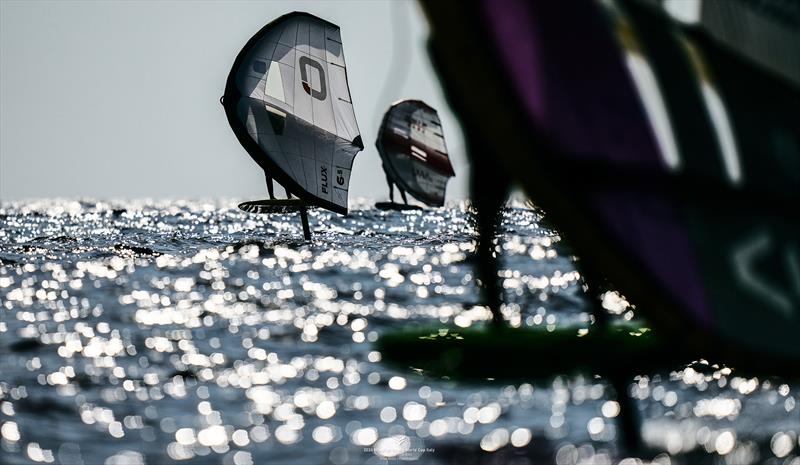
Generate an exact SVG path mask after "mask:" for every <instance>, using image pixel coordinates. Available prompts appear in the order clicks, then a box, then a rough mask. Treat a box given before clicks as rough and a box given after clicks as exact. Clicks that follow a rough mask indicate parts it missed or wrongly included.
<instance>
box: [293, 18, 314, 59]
mask: <svg viewBox="0 0 800 465" xmlns="http://www.w3.org/2000/svg"><path fill="white" fill-rule="evenodd" d="M309 33H310V28H309V23H308V21H305V20H300V21H299V23H298V24H297V43H296V44H295V47H294V48H296V49H297V50H298V51H300V52H303V53H305V54H306V55H310V54H311V46H310V44H309Z"/></svg>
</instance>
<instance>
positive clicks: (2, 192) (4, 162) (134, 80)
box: [0, 0, 468, 200]
mask: <svg viewBox="0 0 800 465" xmlns="http://www.w3.org/2000/svg"><path fill="white" fill-rule="evenodd" d="M295 10H302V11H307V12H309V13H312V14H314V15H317V16H319V17H321V18H323V19H326V20H328V21H331V22H333V23H335V24H337V25H339V26H340V27H341V30H342V39H343V42H344V52H345V58H346V60H347V74H348V78H349V81H350V90H351V93H352V98H353V103H354V105H355V109H356V117H357V119H358V125H359V128H360V130H361V134H362V137H363V139H364V143H365V145H366V148H365V150H364V151H362V152H361V153H359V154H358V156H357V157H356V159H355V164H354V166H353V170H354V171H353V176H352V178H351V179H352V180H351V184H350V198H351V200H352V199H354V198H356V197H368V198H385V197H386V196H387V195H388V193H387V192H388V191H387V188H386V185H385V181H384V175H383V172H382V170H381V166H380V160H379V158H378V153H377V151H376V149H375V145H374V141H375V135H376V133H377V130H378V126H379V124H380V118H381V116H382V114H383V111H384V110H385V109H386V108H387V107H388V105H389V104H390V103H391V102H392V101H394V100H397V99H400V98H417V99H422V100H424V101H426V102H427V103H429V104H430V105H431V106H433V107H434V108H437V109H438V110H439V115H440V117H441V119H442V124H443V127H444V131H445V137H446V141H447V145H448V149H449V151H450V156H451V159H452V163H453V166H454V167H455V170H456V173H457V177H456V178H455V179H452V180H451V181H450V184H449V185H448V196H447V197H448V199H459V198H465V197H466V196H467V188H466V186H467V174H468V173H467V169H468V166H467V163H466V159H465V156H464V153H463V149H464V144H463V142H462V137H461V132H460V128H459V127H458V125H457V122H456V120H455V118H454V116H453V114H452V113H451V112H450V110H449V108H447V106H446V105H445V101H444V97H443V95H442V92H441V89H440V86H439V83H438V81H437V80H436V76H435V74H434V72H433V70H432V68H431V65H430V62H429V60H428V56H427V54H426V51H425V40H426V37H427V24H426V23H425V18H424V16H423V15H422V12H421V11H420V9H419V7H418V5H417V4H416V3H413V2H407V1H403V0H396V1H394V2H389V1H386V2H379V1H369V2H368V1H334V0H327V1H307V2H303V1H292V2H278V1H268V2H212V1H176V2H155V1H140V2H136V1H120V2H110V1H109V2H100V1H90V2H77V1H56V2H50V1H31V2H27V1H8V0H0V199H2V200H12V199H23V198H42V197H92V198H99V199H107V198H120V197H122V198H134V197H135V198H142V197H152V198H178V197H189V198H216V197H238V198H263V197H264V196H265V194H266V189H265V187H264V179H263V174H262V171H261V170H260V168H258V167H257V166H256V165H255V163H254V162H253V161H252V160H251V159H250V157H249V156H248V155H247V153H246V152H245V151H244V149H243V148H242V147H241V146H240V145H239V143H238V141H237V140H236V138H235V136H234V135H233V132H232V131H231V129H230V127H229V126H228V123H227V121H226V119H225V114H224V111H223V109H222V106H221V105H220V104H219V97H220V96H221V95H222V92H223V88H224V86H225V80H226V78H227V75H228V72H229V71H230V67H231V64H232V63H233V60H234V58H235V57H236V54H237V53H239V50H240V49H241V48H242V46H243V45H244V44H245V42H246V41H247V40H248V39H249V38H250V37H251V36H252V35H253V34H255V33H256V32H257V31H258V30H259V29H260V28H261V27H262V26H263V25H264V24H266V23H268V22H269V21H271V20H273V19H275V18H277V17H278V16H281V15H282V14H285V13H288V12H291V11H295ZM393 54H394V55H395V57H396V59H395V60H392V57H393ZM403 73H406V78H405V79H404V80H403V79H402V76H403ZM390 78H392V79H390ZM393 82H394V84H393ZM387 86H388V87H387ZM385 87H387V89H388V90H385V89H384V88H385Z"/></svg>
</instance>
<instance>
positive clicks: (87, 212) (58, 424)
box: [0, 200, 800, 465]
mask: <svg viewBox="0 0 800 465" xmlns="http://www.w3.org/2000/svg"><path fill="white" fill-rule="evenodd" d="M310 217H311V223H312V229H313V231H314V238H313V241H311V242H309V243H307V242H304V241H303V240H302V230H301V228H300V224H299V222H298V219H297V218H296V217H295V215H292V214H287V215H270V216H266V215H254V214H247V213H243V212H241V211H239V210H238V209H237V208H236V202H234V201H213V202H205V201H169V202H166V201H165V202H154V201H124V202H123V201H120V202H93V201H71V200H44V201H31V202H18V203H14V202H5V203H3V204H2V205H0V463H2V464H22V463H26V464H27V463H57V464H59V463H60V464H86V465H100V464H108V465H114V464H159V465H160V464H171V463H192V464H195V463H199V464H217V463H220V464H230V465H250V464H267V463H269V464H323V463H333V464H336V465H344V464H360V463H368V464H387V463H398V464H401V463H431V464H450V463H459V464H501V463H503V464H505V463H510V464H519V465H524V464H539V463H543V464H544V463H557V464H559V465H568V464H569V465H574V464H612V463H613V464H616V463H623V464H626V465H627V464H635V463H642V462H646V463H647V462H655V463H659V464H668V463H686V464H695V463H715V464H716V463H719V464H751V463H768V464H786V465H800V458H798V454H800V446H799V445H798V431H800V407H798V406H797V401H798V396H800V390H799V389H798V385H797V383H793V382H790V381H784V380H781V379H777V378H776V379H758V378H748V377H746V376H744V375H739V374H738V373H737V371H736V370H735V369H734V370H731V369H729V368H720V367H716V366H714V364H713V363H714V361H708V362H702V363H701V364H705V365H707V369H705V370H697V369H695V368H691V367H689V366H688V365H686V366H676V367H675V368H674V370H673V371H665V372H653V373H641V374H640V376H638V377H636V378H635V379H633V380H632V382H631V384H630V386H629V389H628V392H627V393H626V395H629V396H632V397H633V398H634V399H635V402H636V405H637V407H638V409H639V414H640V416H641V419H642V437H643V439H644V441H645V443H646V444H647V446H648V447H649V448H650V449H652V452H650V453H648V454H647V455H645V456H643V457H639V458H632V457H626V456H625V454H623V453H622V452H621V446H620V444H619V438H618V437H619V434H618V433H617V429H618V426H617V420H618V419H617V418H616V417H617V416H618V415H619V405H618V404H617V402H616V400H615V399H616V397H615V394H614V393H613V390H612V388H611V387H610V385H609V384H608V383H607V382H606V381H604V380H603V379H601V378H598V377H594V376H592V375H591V374H586V375H584V376H556V377H553V378H551V379H547V380H524V379H523V380H520V381H518V382H514V383H509V382H499V381H494V382H492V381H486V382H470V383H468V382H462V381H453V380H446V379H436V378H429V377H425V376H422V375H420V374H418V373H415V372H413V371H410V370H403V369H401V368H398V367H396V366H392V365H389V364H386V363H385V362H384V361H382V359H381V354H380V353H379V352H378V351H377V350H376V346H375V341H376V340H377V339H378V338H380V337H381V334H384V333H386V332H389V331H397V330H402V329H404V328H413V327H415V326H417V325H421V324H431V323H436V322H442V323H451V324H457V325H460V326H469V325H477V324H484V323H485V321H486V319H487V318H488V313H487V311H486V309H485V308H483V307H482V306H480V302H479V301H478V293H477V287H476V283H475V277H474V265H473V261H472V259H471V254H472V252H473V249H474V247H475V230H474V228H473V225H472V222H471V213H470V211H469V209H468V208H467V207H466V206H465V205H450V206H449V207H447V208H441V209H433V210H431V209H428V210H424V211H413V212H382V211H378V210H374V209H371V208H369V207H368V206H367V204H366V203H365V204H364V205H362V206H360V207H359V206H357V207H356V208H355V209H354V210H353V211H352V212H351V214H350V215H348V216H340V215H336V214H332V213H329V212H326V211H322V210H316V211H312V212H311V214H310ZM502 226H503V233H502V234H501V236H500V241H499V249H498V250H499V253H500V255H501V264H502V266H501V271H500V273H501V276H502V278H503V283H504V289H505V296H504V300H505V302H506V308H505V312H506V314H507V317H508V319H509V321H510V322H511V323H512V324H514V325H529V326H533V325H544V326H549V327H551V328H553V327H557V326H559V325H567V324H569V325H585V326H588V325H589V321H590V318H589V315H588V313H587V312H588V310H589V308H590V305H591V302H590V300H589V298H590V297H589V296H587V295H586V293H585V291H584V286H583V283H582V280H581V276H580V273H579V272H578V271H577V269H576V263H577V260H578V258H576V257H574V256H573V254H572V252H571V251H570V250H569V248H568V247H567V246H566V245H565V244H564V243H563V241H562V240H561V238H560V236H559V234H558V232H557V231H555V230H553V229H552V228H550V227H548V226H547V225H546V223H545V222H544V221H543V214H542V212H540V211H537V210H533V209H529V208H521V206H519V205H518V206H517V207H515V208H509V209H507V210H506V211H505V212H504V214H503V217H502ZM603 305H604V307H606V309H607V310H608V311H609V312H611V313H613V314H614V315H615V316H614V317H615V318H627V319H630V318H636V317H637V316H636V315H635V310H634V309H633V308H632V307H630V306H629V305H628V304H627V303H626V302H625V301H624V299H623V298H621V297H620V296H618V295H617V294H614V293H608V294H606V295H605V296H604V298H603ZM676 343H680V341H676ZM524 362H525V363H536V361H535V360H526V361H524ZM689 362H691V361H690V360H687V364H688V363H689ZM620 363H625V361H624V360H620ZM694 366H695V367H696V366H697V365H694Z"/></svg>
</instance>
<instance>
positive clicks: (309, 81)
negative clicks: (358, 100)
mask: <svg viewBox="0 0 800 465" xmlns="http://www.w3.org/2000/svg"><path fill="white" fill-rule="evenodd" d="M223 104H224V106H225V110H226V113H227V115H228V121H229V123H230V124H231V127H232V128H233V130H234V132H235V133H236V135H237V137H238V138H239V141H240V142H241V143H242V145H244V147H245V148H246V149H247V151H248V153H249V154H250V156H251V157H253V159H254V160H255V161H256V163H258V164H259V165H260V166H261V167H262V168H263V169H264V170H265V171H266V172H267V174H268V175H269V176H270V177H273V178H275V179H276V180H277V181H278V182H279V183H281V185H283V186H284V187H286V188H287V189H288V190H290V191H291V192H292V193H293V194H295V195H297V196H299V197H300V198H301V199H303V200H305V201H307V202H308V203H311V204H314V205H317V206H320V207H324V208H328V209H330V210H332V211H335V212H338V213H347V192H348V187H349V185H350V173H351V170H352V166H353V159H354V158H355V156H356V154H357V153H358V152H359V151H360V150H362V149H363V148H364V146H363V143H362V142H361V135H360V133H359V130H358V124H357V122H356V117H355V113H354V111H353V104H352V101H351V98H350V89H349V88H348V85H347V67H346V64H345V60H344V52H343V48H342V39H341V34H340V31H339V28H338V27H337V26H336V25H334V24H331V23H329V22H327V21H325V20H322V19H320V18H317V17H316V16H312V15H310V14H307V13H297V12H296V13H290V14H288V15H285V16H282V17H280V18H278V19H277V20H275V21H273V22H271V23H270V24H268V25H267V26H265V27H264V28H263V29H261V31H259V32H258V33H257V34H256V35H255V36H253V38H251V39H250V41H248V43H247V44H246V45H245V47H244V48H243V49H242V51H241V52H240V53H239V56H238V57H237V58H236V61H235V62H234V65H233V68H232V69H231V73H230V75H229V76H228V83H227V86H226V89H225V96H224V100H223Z"/></svg>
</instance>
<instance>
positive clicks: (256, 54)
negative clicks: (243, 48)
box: [245, 42, 278, 77]
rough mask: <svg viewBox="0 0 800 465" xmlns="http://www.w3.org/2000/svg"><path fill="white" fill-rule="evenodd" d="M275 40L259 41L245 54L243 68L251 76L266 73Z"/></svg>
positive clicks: (275, 44) (259, 75)
mask: <svg viewBox="0 0 800 465" xmlns="http://www.w3.org/2000/svg"><path fill="white" fill-rule="evenodd" d="M277 45H278V44H277V43H276V42H261V43H259V44H258V45H257V46H256V47H255V48H254V49H253V50H252V51H251V52H250V53H249V54H248V56H247V60H246V61H245V63H246V67H245V70H246V71H247V74H248V75H250V76H253V77H262V76H264V75H265V74H267V70H268V68H269V63H270V62H271V61H272V56H273V55H274V54H275V48H276V46H277Z"/></svg>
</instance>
